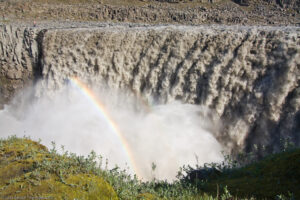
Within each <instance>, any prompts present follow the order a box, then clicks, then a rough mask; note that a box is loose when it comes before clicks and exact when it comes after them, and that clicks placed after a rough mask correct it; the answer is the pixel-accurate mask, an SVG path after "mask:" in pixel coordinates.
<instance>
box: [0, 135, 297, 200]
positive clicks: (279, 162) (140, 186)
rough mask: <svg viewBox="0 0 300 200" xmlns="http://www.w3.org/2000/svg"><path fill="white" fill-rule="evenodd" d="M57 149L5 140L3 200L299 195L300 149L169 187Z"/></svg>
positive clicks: (0, 146)
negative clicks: (109, 168)
mask: <svg viewBox="0 0 300 200" xmlns="http://www.w3.org/2000/svg"><path fill="white" fill-rule="evenodd" d="M53 146H54V147H55V145H53ZM54 147H53V148H52V149H50V150H48V149H47V148H46V147H45V146H43V145H41V144H40V143H38V142H35V141H32V140H31V139H29V138H16V137H10V138H8V139H2V140H0V199H7V198H10V199H11V198H15V199H20V198H22V199H34V198H44V199H103V200H105V199H110V200H113V199H149V200H150V199H191V200H192V199H241V198H247V199H250V198H251V197H256V198H258V199H271V198H272V199H274V198H275V197H276V198H279V199H284V198H285V197H284V198H282V197H283V195H285V196H286V197H290V199H292V198H294V199H297V198H299V197H300V196H299V194H300V193H299V191H300V190H299V185H300V182H299V177H300V168H299V166H300V163H299V162H300V149H298V150H293V151H289V152H283V153H280V154H277V155H272V156H269V157H267V158H265V159H264V160H262V161H260V162H257V163H253V164H250V165H248V166H246V167H243V168H239V169H235V170H224V171H223V172H220V174H218V175H213V176H207V177H206V179H205V180H203V179H202V180H197V181H196V182H197V183H192V182H189V181H187V179H186V178H182V179H179V180H177V181H174V182H173V183H168V182H165V181H157V180H153V181H151V182H141V181H139V180H138V179H137V178H136V177H131V176H129V175H128V174H127V172H126V171H121V170H119V169H118V168H115V169H111V170H108V169H105V168H104V169H103V168H100V167H99V162H96V161H95V160H96V158H97V156H96V155H95V153H93V152H92V153H91V154H90V155H89V156H88V157H82V156H76V155H75V154H72V153H68V152H64V153H63V154H58V153H57V151H56V149H55V148H54ZM100 163H101V160H100ZM279 194H283V195H281V196H279ZM252 199H254V198H252ZM286 199H288V198H286Z"/></svg>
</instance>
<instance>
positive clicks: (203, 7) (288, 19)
mask: <svg viewBox="0 0 300 200" xmlns="http://www.w3.org/2000/svg"><path fill="white" fill-rule="evenodd" d="M176 1H177V0H176ZM299 2H300V1H299V0H290V1H275V0H251V1H250V0H247V1H246V0H243V1H238V0H237V1H230V0H222V1H219V0H217V1H216V0H213V1H212V0H201V1H200V0H194V1H187V0H185V1H180V2H178V3H170V2H166V1H161V0H159V1H157V0H148V1H146V0H145V1H140V0H122V1H120V0H88V1H84V0H64V1H63V0H52V1H46V0H22V1H14V0H9V1H3V2H1V1H0V14H1V15H2V16H1V17H2V20H3V21H4V22H15V21H20V20H21V21H24V20H27V21H31V22H32V21H33V20H35V21H42V20H64V21H66V20H67V21H98V22H108V21H110V22H133V23H150V24H163V23H173V24H193V25H197V24H212V23H213V24H243V25H277V26H278V25H299V23H300V20H299V19H300V7H299V5H300V3H299ZM245 5H246V6H245Z"/></svg>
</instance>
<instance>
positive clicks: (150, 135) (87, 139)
mask: <svg viewBox="0 0 300 200" xmlns="http://www.w3.org/2000/svg"><path fill="white" fill-rule="evenodd" d="M36 88H37V87H34V88H28V89H26V90H23V91H22V93H20V94H19V95H17V96H16V97H15V98H14V100H13V101H12V102H11V103H10V104H9V105H6V106H5V107H4V109H3V110H1V111H0V134H1V135H0V137H1V138H6V137H8V136H10V135H16V136H18V137H23V136H29V137H30V138H31V139H34V140H38V139H41V143H42V144H44V145H46V146H47V147H48V148H52V146H51V142H52V141H54V142H55V143H56V146H57V148H59V149H60V148H61V145H63V146H64V149H65V150H67V151H70V152H73V153H76V154H79V155H87V154H89V153H90V152H91V151H92V150H94V151H95V152H96V153H97V154H98V155H101V156H102V157H103V160H104V162H105V160H106V159H107V160H108V167H109V168H113V167H115V166H116V165H117V166H119V167H120V168H121V169H127V170H128V172H129V173H131V174H134V173H137V175H138V177H139V178H140V179H142V180H144V181H146V180H151V179H153V178H156V179H160V180H169V181H172V180H174V179H175V176H176V174H177V172H178V170H179V168H180V167H182V166H183V165H191V166H195V165H197V164H198V165H203V164H204V163H209V162H220V161H222V158H223V157H222V154H221V151H222V146H221V145H220V144H219V143H218V142H217V140H216V139H215V138H214V136H213V135H214V132H215V131H218V129H219V127H220V124H219V122H218V120H215V119H214V118H212V117H211V116H212V112H211V111H210V110H209V109H208V108H206V107H203V106H199V105H192V104H184V103H181V102H178V101H174V102H170V103H167V104H161V103H157V102H154V101H153V100H152V98H150V97H148V98H147V99H144V98H142V97H141V96H142V95H140V96H138V95H135V94H133V93H132V92H130V91H125V90H117V89H108V88H99V87H98V88H92V90H93V92H94V94H95V95H96V96H97V98H98V100H99V101H101V103H102V104H103V105H104V107H105V109H106V111H107V113H108V114H109V117H110V118H111V119H113V121H114V123H115V124H116V125H117V127H118V129H119V130H120V132H121V134H122V136H123V137H124V138H125V139H126V141H127V143H128V144H129V149H126V148H125V147H124V144H123V143H122V141H121V140H120V139H119V137H118V136H117V134H116V133H115V132H114V131H113V130H112V129H111V127H110V126H109V124H108V123H107V121H106V120H105V116H103V115H102V114H101V113H99V112H100V111H99V109H97V108H96V107H95V105H94V104H93V103H91V101H90V100H89V99H88V97H87V96H85V95H84V94H83V93H82V91H80V88H78V87H76V86H74V85H72V84H70V83H68V84H65V86H63V87H62V88H60V89H58V90H56V91H47V90H45V91H44V92H42V94H41V95H39V97H37V96H36V94H37V91H36V90H37V89H36ZM128 154H130V155H131V156H132V158H133V159H132V160H130V159H129V157H128ZM152 163H155V165H156V166H157V167H156V169H155V170H154V171H153V170H152ZM132 165H134V166H135V168H136V169H137V170H138V172H137V171H135V170H134V169H133V167H132ZM103 167H104V166H103Z"/></svg>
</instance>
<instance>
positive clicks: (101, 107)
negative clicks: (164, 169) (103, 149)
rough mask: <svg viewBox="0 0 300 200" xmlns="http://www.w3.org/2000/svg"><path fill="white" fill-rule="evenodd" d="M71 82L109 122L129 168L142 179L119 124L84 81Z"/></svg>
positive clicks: (72, 80)
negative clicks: (120, 144) (127, 160)
mask: <svg viewBox="0 0 300 200" xmlns="http://www.w3.org/2000/svg"><path fill="white" fill-rule="evenodd" d="M70 80H71V82H72V83H73V84H74V85H75V86H77V88H78V89H80V91H82V93H83V94H84V95H85V96H86V97H87V98H88V99H89V100H90V102H91V103H92V104H93V105H94V106H95V107H96V108H97V110H98V111H99V113H100V114H101V116H102V117H103V119H105V121H106V122H107V124H108V125H109V127H110V129H111V130H112V131H113V132H114V133H115V134H116V135H117V137H118V138H119V140H120V141H121V143H122V147H123V149H124V151H125V153H126V156H127V158H128V159H129V163H128V164H129V167H130V168H131V169H132V170H133V171H134V173H135V174H136V175H137V177H140V178H141V176H140V175H141V174H140V173H139V170H138V167H137V165H136V163H135V160H134V156H133V153H132V151H131V148H130V145H129V144H128V142H127V140H126V138H125V137H124V136H123V134H122V132H121V131H120V130H119V128H118V126H117V124H116V123H115V122H114V120H113V119H112V118H111V117H110V115H109V114H108V112H107V111H106V110H105V107H104V105H103V104H102V103H101V101H100V100H99V99H98V98H97V96H96V95H95V94H94V93H93V91H92V90H91V89H90V88H89V87H88V86H87V85H85V84H84V83H83V82H82V81H80V80H79V79H78V78H77V77H73V78H71V79H70Z"/></svg>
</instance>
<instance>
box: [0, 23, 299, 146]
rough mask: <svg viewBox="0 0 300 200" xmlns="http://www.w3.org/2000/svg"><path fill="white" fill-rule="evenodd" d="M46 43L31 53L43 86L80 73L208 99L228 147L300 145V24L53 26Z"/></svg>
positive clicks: (139, 90)
mask: <svg viewBox="0 0 300 200" xmlns="http://www.w3.org/2000/svg"><path fill="white" fill-rule="evenodd" d="M24 32H25V31H24ZM20 41H21V40H20ZM35 41H37V40H35ZM21 43H22V41H21ZM41 43H42V44H40V45H36V49H37V47H38V46H40V49H39V53H35V54H32V55H35V56H33V57H32V60H36V59H37V61H35V62H34V63H39V64H38V65H36V66H39V67H37V68H38V69H40V70H41V77H40V78H41V79H42V90H41V91H45V90H53V89H57V88H60V87H62V86H63V85H64V84H66V83H67V82H68V79H69V78H70V77H74V76H76V77H78V78H80V79H82V80H84V81H85V82H91V83H93V84H96V85H97V84H103V83H106V84H107V85H108V86H110V87H114V88H121V89H125V88H127V89H130V90H132V91H134V93H136V94H140V95H142V96H144V97H146V98H150V97H153V98H154V99H156V100H157V101H158V102H160V103H166V102H170V101H173V100H180V101H182V102H185V103H192V104H201V105H205V106H207V107H209V108H211V109H212V110H213V111H214V112H215V113H216V114H217V115H218V116H219V117H220V119H221V121H222V123H223V127H222V129H221V131H220V132H219V133H216V136H217V138H218V139H219V141H220V142H221V143H223V144H224V145H225V146H227V147H228V148H229V149H240V148H243V149H246V150H251V148H252V144H257V145H258V146H260V145H272V146H273V148H275V149H276V148H277V147H278V146H279V140H280V138H285V137H290V138H291V139H292V140H293V141H294V142H295V143H296V144H297V145H300V138H299V134H300V132H299V131H300V127H299V124H300V121H299V120H300V87H299V85H300V30H299V29H298V28H267V27H264V28H263V27H239V28H238V27H222V26H215V27H214V26H211V27H208V26H200V27H190V26H160V27H128V26H112V27H102V28H81V29H80V28H76V29H52V30H48V31H46V32H45V31H43V39H42V40H41ZM22 44H23V43H22ZM6 45H8V44H6ZM6 48H8V47H6ZM31 49H34V48H31ZM26 52H27V51H25V53H26ZM28 52H30V51H28ZM23 54H24V53H23ZM25 55H27V54H25ZM37 55H40V57H39V56H37ZM36 56H37V57H36ZM31 63H32V62H31ZM21 64H22V63H21ZM16 66H20V69H22V70H23V71H29V70H28V69H27V68H26V65H24V66H23V65H16ZM13 67H15V66H13ZM1 70H2V71H5V73H6V74H7V73H8V71H7V70H3V67H1ZM23 71H22V72H23ZM31 71H32V70H31ZM16 72H17V71H16ZM23 74H25V73H24V72H23V73H22V75H23ZM32 74H33V73H31V77H32ZM6 76H7V75H6ZM13 77H15V76H13ZM22 77H26V76H24V75H23V76H22ZM28 77H29V76H28Z"/></svg>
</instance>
